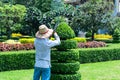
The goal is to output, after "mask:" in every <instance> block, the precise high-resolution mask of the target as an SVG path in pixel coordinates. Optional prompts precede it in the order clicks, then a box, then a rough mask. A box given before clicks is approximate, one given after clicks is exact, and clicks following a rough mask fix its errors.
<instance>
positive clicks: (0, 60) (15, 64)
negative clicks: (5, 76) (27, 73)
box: [0, 51, 35, 71]
mask: <svg viewBox="0 0 120 80" xmlns="http://www.w3.org/2000/svg"><path fill="white" fill-rule="evenodd" d="M34 53H35V52H34V51H11V52H1V53H0V71H8V70H18V69H30V68H33V67H34V56H35V55H34Z"/></svg>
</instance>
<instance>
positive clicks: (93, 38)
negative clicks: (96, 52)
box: [92, 30, 95, 41]
mask: <svg viewBox="0 0 120 80" xmlns="http://www.w3.org/2000/svg"><path fill="white" fill-rule="evenodd" d="M94 33H95V31H94V30H92V41H93V40H94Z"/></svg>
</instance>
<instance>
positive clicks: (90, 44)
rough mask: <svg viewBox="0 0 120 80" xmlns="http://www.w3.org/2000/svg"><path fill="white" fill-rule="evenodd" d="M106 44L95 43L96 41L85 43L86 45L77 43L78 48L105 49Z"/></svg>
mask: <svg viewBox="0 0 120 80" xmlns="http://www.w3.org/2000/svg"><path fill="white" fill-rule="evenodd" d="M105 46H106V43H105V42H101V41H100V42H97V41H92V42H86V43H78V48H97V47H105Z"/></svg>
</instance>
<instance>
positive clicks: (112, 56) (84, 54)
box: [79, 47, 120, 63]
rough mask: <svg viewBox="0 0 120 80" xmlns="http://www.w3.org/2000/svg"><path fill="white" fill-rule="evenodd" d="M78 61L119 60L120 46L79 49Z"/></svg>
mask: <svg viewBox="0 0 120 80" xmlns="http://www.w3.org/2000/svg"><path fill="white" fill-rule="evenodd" d="M79 56H80V63H90V62H101V61H109V60H120V48H119V47H118V48H101V49H99V48H93V49H80V50H79Z"/></svg>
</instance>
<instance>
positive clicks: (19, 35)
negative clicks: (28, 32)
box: [11, 33, 22, 37]
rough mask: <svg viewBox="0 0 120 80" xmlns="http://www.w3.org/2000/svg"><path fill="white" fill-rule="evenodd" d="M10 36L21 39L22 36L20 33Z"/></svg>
mask: <svg viewBox="0 0 120 80" xmlns="http://www.w3.org/2000/svg"><path fill="white" fill-rule="evenodd" d="M11 35H12V37H21V36H22V34H20V33H12V34H11Z"/></svg>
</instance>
